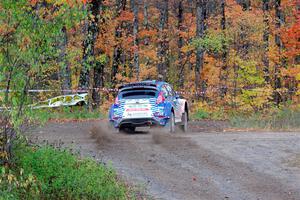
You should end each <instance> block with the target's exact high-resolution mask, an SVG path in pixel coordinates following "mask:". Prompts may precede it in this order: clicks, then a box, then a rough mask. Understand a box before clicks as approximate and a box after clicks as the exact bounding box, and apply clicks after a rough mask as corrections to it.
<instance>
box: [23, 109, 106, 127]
mask: <svg viewBox="0 0 300 200" xmlns="http://www.w3.org/2000/svg"><path fill="white" fill-rule="evenodd" d="M29 115H30V116H31V119H33V120H32V121H39V122H41V123H46V122H47V121H51V120H52V121H71V120H97V119H104V118H105V117H106V113H105V112H104V111H103V112H101V111H99V110H93V111H89V110H88V108H87V107H84V106H74V107H59V108H44V109H36V110H31V111H30V112H29Z"/></svg>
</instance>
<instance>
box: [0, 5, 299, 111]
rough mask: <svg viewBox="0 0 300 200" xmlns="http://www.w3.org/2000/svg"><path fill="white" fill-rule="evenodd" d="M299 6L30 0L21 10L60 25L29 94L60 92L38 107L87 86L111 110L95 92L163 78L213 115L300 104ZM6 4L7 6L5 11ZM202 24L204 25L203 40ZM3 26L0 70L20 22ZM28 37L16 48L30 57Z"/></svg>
mask: <svg viewBox="0 0 300 200" xmlns="http://www.w3.org/2000/svg"><path fill="white" fill-rule="evenodd" d="M5 2H6V3H7V2H8V1H7V0H6V1H5ZM278 3H279V4H278ZM299 4H300V3H299V1H297V0H285V1H276V0H269V1H256V0H252V1H246V0H245V1H235V0H217V1H201V0H195V1H187V0H172V1H171V0H160V1H158V0H150V1H149V0H143V1H136V0H132V1H129V0H102V1H100V0H99V1H97V0H60V1H57V0H56V1H54V0H47V1H41V0H28V1H27V3H25V1H23V7H22V8H23V9H25V10H30V12H32V13H35V14H34V15H36V18H35V19H39V20H41V22H46V23H52V22H55V24H54V26H55V31H56V32H55V33H57V34H56V35H52V36H53V37H52V36H51V37H52V39H53V40H52V39H51V44H50V43H49V44H48V45H49V46H51V48H52V47H53V48H54V49H52V50H51V53H53V52H54V51H56V53H54V54H52V55H51V56H49V55H47V53H44V54H43V56H42V59H44V60H43V61H42V60H41V58H39V56H38V55H35V58H33V59H36V60H37V59H40V61H41V62H36V63H34V62H33V63H34V64H35V65H37V66H36V67H34V68H31V69H30V70H29V72H27V73H28V74H29V75H31V76H32V78H31V80H30V81H29V83H28V86H27V87H26V89H30V88H39V89H50V90H55V91H56V92H54V93H43V94H38V95H35V99H34V100H35V101H36V100H40V99H45V98H47V97H48V96H53V95H55V94H60V93H68V92H64V91H75V92H76V90H77V89H84V90H87V91H88V92H89V93H90V97H91V99H90V101H91V102H93V103H92V104H91V105H94V106H100V105H103V104H104V107H107V105H105V104H108V103H109V101H110V99H112V98H113V96H114V94H113V93H106V92H103V90H96V89H93V88H98V89H99V88H115V87H117V86H118V85H120V84H122V83H127V82H132V81H137V80H146V79H164V80H165V81H168V82H170V83H171V84H173V85H174V88H175V89H176V90H177V91H179V92H182V95H184V96H186V97H187V98H188V99H190V101H191V102H196V103H195V105H198V104H199V103H197V102H202V103H201V105H208V106H210V105H211V106H210V107H211V109H216V108H222V109H225V110H232V109H235V110H241V111H247V112H248V111H251V112H252V111H259V110H263V109H265V108H269V107H270V106H273V105H277V106H279V105H280V104H286V102H292V103H293V104H295V105H296V104H298V103H299V96H298V95H299V92H298V88H299V87H300V85H299V81H300V40H299V39H300V11H299ZM199 5H200V7H199ZM5 6H7V5H6V4H4V2H3V3H2V2H1V3H0V10H1V9H6V8H5ZM201 6H202V9H203V10H202V11H203V13H202V18H201V19H199V15H197V9H198V8H201ZM9 9H11V10H12V11H13V9H14V8H12V7H11V8H9ZM66 13H68V14H66ZM278 13H279V15H278ZM3 16H4V15H3ZM11 17H14V16H13V15H12V16H11ZM200 17H201V16H200ZM198 22H199V23H200V24H201V25H203V28H204V32H203V34H202V35H201V36H199V34H197V33H199V27H198V26H197V23H198ZM37 27H38V26H37ZM49 28H50V27H49ZM33 29H34V28H33ZM0 30H1V31H0V41H1V46H2V47H0V49H1V59H0V60H1V62H2V66H4V65H5V66H9V65H10V66H11V67H15V65H12V63H7V61H8V60H9V59H8V60H7V59H5V56H7V55H9V56H10V57H14V56H15V57H16V56H17V55H16V54H15V55H14V54H6V53H5V52H6V49H5V45H4V44H9V43H10V40H7V38H9V37H13V36H14V34H15V32H16V31H17V30H18V23H14V24H12V23H9V22H8V21H6V20H5V19H4V18H3V19H1V21H0ZM50 32H51V31H48V32H47V33H50ZM45 35H47V34H46V33H45ZM20 37H21V40H20V42H21V43H22V45H19V44H20V43H18V45H16V48H19V50H20V51H23V52H26V51H29V50H30V48H28V47H30V45H32V44H34V42H33V41H34V40H35V39H34V38H31V36H30V35H27V34H23V35H22V34H21V35H20ZM20 37H19V36H18V38H20ZM37 37H40V36H37ZM34 45H37V44H34ZM199 53H202V54H203V58H202V57H200V58H201V59H200V60H199V59H198V58H199V57H198V58H197V55H198V54H199ZM10 60H12V59H10ZM5 62H6V63H5ZM26 62H27V61H26ZM197 62H201V63H202V64H201V65H198V64H199V63H197ZM27 64H29V65H32V62H27ZM46 65H47V66H46ZM41 66H44V67H41ZM45 66H46V67H45ZM197 66H200V69H199V70H196V67H197ZM37 69H39V70H37ZM9 72H10V70H9V67H8V68H5V70H2V71H1V73H2V74H1V76H0V78H1V77H3V78H1V79H0V86H1V88H5V87H6V86H7V81H8V80H10V79H9V75H10V73H9ZM13 74H14V70H13ZM197 77H199V80H198V78H197ZM1 98H2V99H3V98H5V97H4V96H0V99H1Z"/></svg>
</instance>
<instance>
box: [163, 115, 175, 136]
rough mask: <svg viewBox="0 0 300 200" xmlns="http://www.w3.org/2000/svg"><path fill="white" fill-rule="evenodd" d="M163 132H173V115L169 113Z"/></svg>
mask: <svg viewBox="0 0 300 200" xmlns="http://www.w3.org/2000/svg"><path fill="white" fill-rule="evenodd" d="M165 130H166V131H167V132H169V133H174V132H175V116H174V113H173V112H172V113H171V116H170V119H169V121H168V122H167V123H166V125H165Z"/></svg>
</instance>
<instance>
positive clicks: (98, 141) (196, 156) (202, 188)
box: [31, 121, 300, 200]
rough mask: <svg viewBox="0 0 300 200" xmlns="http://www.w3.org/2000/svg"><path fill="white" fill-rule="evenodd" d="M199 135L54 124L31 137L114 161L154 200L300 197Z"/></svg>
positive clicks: (91, 125) (75, 124)
mask: <svg viewBox="0 0 300 200" xmlns="http://www.w3.org/2000/svg"><path fill="white" fill-rule="evenodd" d="M201 135H202V134H199V133H189V134H180V133H178V134H168V133H163V132H161V131H160V130H159V129H154V130H151V131H150V133H146V134H145V133H137V134H125V133H112V132H110V131H109V130H108V129H107V127H106V126H105V124H104V122H103V121H101V122H100V123H99V122H96V123H95V122H93V123H89V122H85V123H66V124H57V123H50V124H48V125H47V126H46V127H45V128H41V129H37V130H36V131H33V134H32V137H35V136H39V140H40V141H43V140H47V141H48V142H49V143H51V142H57V141H60V142H62V143H63V145H64V146H72V147H73V148H74V149H77V150H78V151H80V153H81V155H83V156H91V157H93V158H95V159H97V160H99V161H101V162H104V163H112V164H113V166H114V167H115V168H116V170H117V171H118V173H119V174H120V175H122V176H123V177H124V178H125V179H126V180H128V181H129V182H131V183H136V184H138V185H140V187H141V188H144V189H146V191H147V193H148V194H150V195H151V196H152V197H154V198H155V199H191V200H192V199H237V200H240V199H247V200H248V199H250V200H251V199H272V200H273V199H274V200H277V199H287V200H293V199H300V194H299V191H300V190H297V187H298V186H299V185H296V186H295V187H294V188H292V187H289V186H287V185H285V184H284V183H283V182H282V181H281V180H280V179H279V178H277V176H271V175H268V174H266V173H261V172H258V171H257V170H256V169H255V168H253V166H250V165H248V164H247V163H243V162H240V161H239V160H238V159H233V158H232V157H228V156H227V155H225V154H222V153H218V152H216V151H212V150H211V149H208V148H207V146H204V145H201V144H203V143H205V142H206V141H207V138H206V137H202V136H201ZM212 135H214V136H215V137H218V138H219V137H224V136H225V134H218V133H213V134H212ZM212 135H210V137H211V136H212ZM32 137H31V138H32ZM241 155H242V154H241Z"/></svg>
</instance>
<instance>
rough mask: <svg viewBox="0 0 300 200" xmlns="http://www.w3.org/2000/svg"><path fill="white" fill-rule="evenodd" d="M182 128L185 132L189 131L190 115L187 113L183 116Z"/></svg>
mask: <svg viewBox="0 0 300 200" xmlns="http://www.w3.org/2000/svg"><path fill="white" fill-rule="evenodd" d="M180 126H181V129H182V131H183V132H187V131H188V114H187V112H186V111H185V112H184V113H183V114H182V124H181V125H180Z"/></svg>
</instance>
